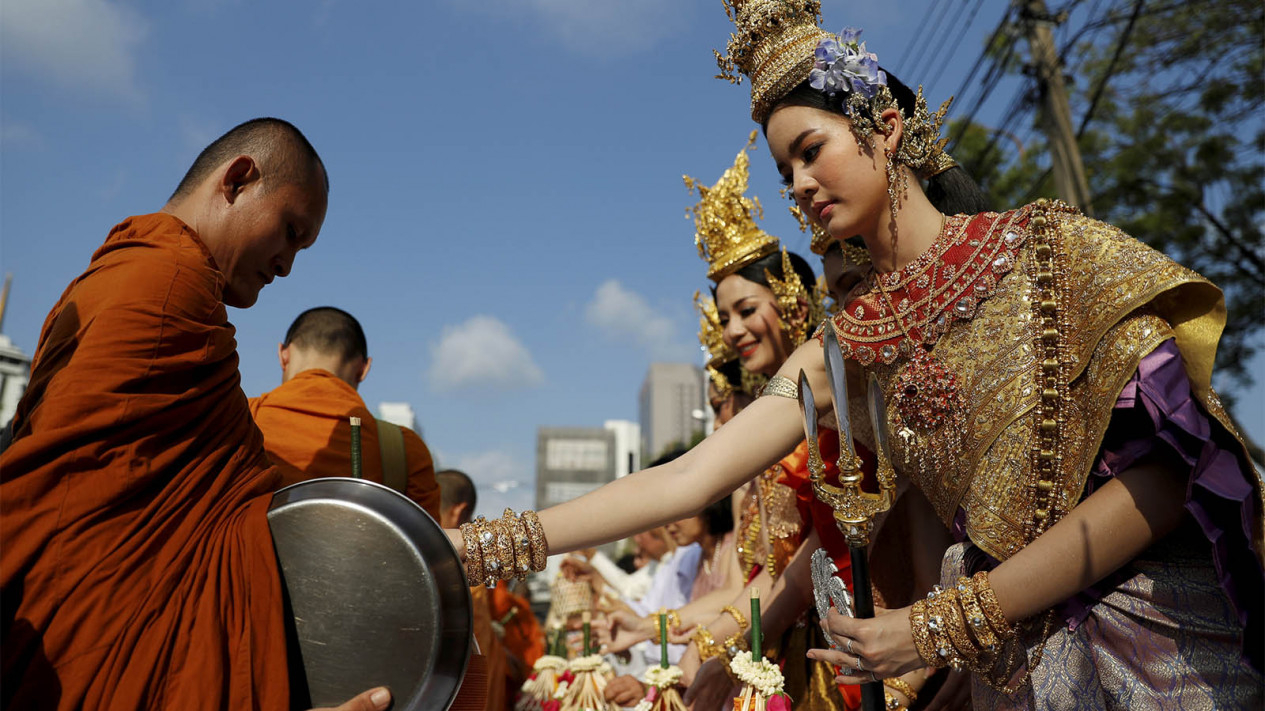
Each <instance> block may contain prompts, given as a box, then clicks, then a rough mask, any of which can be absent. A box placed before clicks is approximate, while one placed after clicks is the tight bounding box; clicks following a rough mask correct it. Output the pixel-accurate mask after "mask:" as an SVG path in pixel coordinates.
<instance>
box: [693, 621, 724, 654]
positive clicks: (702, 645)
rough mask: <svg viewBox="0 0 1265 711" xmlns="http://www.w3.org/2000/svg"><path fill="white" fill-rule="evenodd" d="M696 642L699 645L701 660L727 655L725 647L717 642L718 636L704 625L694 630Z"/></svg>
mask: <svg viewBox="0 0 1265 711" xmlns="http://www.w3.org/2000/svg"><path fill="white" fill-rule="evenodd" d="M694 644H695V645H696V646H697V647H698V658H699V660H700V661H704V662H705V661H707V660H708V659H711V658H712V657H720V656H726V655H725V648H724V647H722V646H720V645H719V644H717V643H716V638H715V637H713V636H712V633H711V632H709V631H707V628H706V627H704V626H702V625H699V626H698V629H696V630H695V631H694Z"/></svg>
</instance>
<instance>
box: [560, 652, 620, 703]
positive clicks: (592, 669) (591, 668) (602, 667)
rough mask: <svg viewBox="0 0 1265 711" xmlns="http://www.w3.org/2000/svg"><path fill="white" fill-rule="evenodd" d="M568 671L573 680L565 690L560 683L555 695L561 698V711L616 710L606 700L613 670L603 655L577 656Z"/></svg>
mask: <svg viewBox="0 0 1265 711" xmlns="http://www.w3.org/2000/svg"><path fill="white" fill-rule="evenodd" d="M566 673H567V674H570V675H572V677H573V681H572V682H571V683H569V684H568V685H567V688H566V690H565V692H564V691H563V689H562V688H561V685H559V689H558V691H559V694H556V695H555V697H557V698H561V705H560V710H559V711H616V707H615V706H614V705H613V704H611V703H609V702H607V701H606V683H607V681H608V680H609V678H610V677H611V676H612V673H613V670H612V669H611V666H610V665H609V664H607V663H606V660H605V659H603V658H602V655H600V654H589V655H586V656H583V657H576V658H575V659H572V660H571V664H570V668H569V669H568V670H567V672H566ZM545 711H548V710H547V709H546V710H545Z"/></svg>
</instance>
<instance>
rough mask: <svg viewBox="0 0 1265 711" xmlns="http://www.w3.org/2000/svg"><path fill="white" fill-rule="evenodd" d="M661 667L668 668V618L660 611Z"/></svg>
mask: <svg viewBox="0 0 1265 711" xmlns="http://www.w3.org/2000/svg"><path fill="white" fill-rule="evenodd" d="M659 666H660V667H663V668H664V669H667V668H668V616H667V614H666V613H664V612H663V610H660V611H659Z"/></svg>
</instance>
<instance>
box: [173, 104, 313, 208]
mask: <svg viewBox="0 0 1265 711" xmlns="http://www.w3.org/2000/svg"><path fill="white" fill-rule="evenodd" d="M243 155H244V156H250V157H251V158H253V159H254V160H255V162H256V163H258V164H259V166H260V170H261V171H262V172H263V173H264V176H265V181H266V183H267V185H268V187H269V188H275V187H277V186H279V185H285V184H290V183H294V184H299V185H304V184H308V181H310V180H311V179H312V178H313V177H314V175H315V174H317V173H319V174H320V176H321V182H322V183H323V184H324V186H325V193H326V195H328V194H329V174H328V173H326V172H325V164H324V163H323V162H322V161H321V157H320V156H319V155H317V153H316V149H315V148H313V147H312V144H311V143H309V142H308V140H307V138H306V137H305V136H304V135H303V133H302V132H300V131H299V129H297V128H295V127H294V125H293V124H291V123H290V122H288V121H283V120H281V119H277V118H257V119H251V120H250V121H247V122H246V123H243V124H240V125H238V126H236V127H235V128H233V129H232V130H230V131H229V132H228V133H226V134H224V135H223V136H220V137H219V138H217V139H215V141H214V142H213V143H211V145H209V146H207V147H206V148H205V149H203V150H202V152H201V153H199V154H198V157H197V159H196V160H194V161H193V165H192V166H191V167H190V168H189V172H188V173H185V176H184V179H182V180H181V181H180V185H178V186H177V187H176V192H174V193H172V195H171V200H170V202H178V201H180V200H181V199H183V198H185V197H188V196H189V195H191V194H192V193H193V191H194V190H196V189H197V187H198V186H199V185H201V184H202V183H203V182H204V181H206V179H207V178H209V177H211V176H212V175H213V174H214V173H215V170H216V169H217V168H219V167H220V166H221V165H223V164H224V163H225V162H226V161H229V160H232V159H233V158H236V157H237V156H243Z"/></svg>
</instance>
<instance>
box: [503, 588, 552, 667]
mask: <svg viewBox="0 0 1265 711" xmlns="http://www.w3.org/2000/svg"><path fill="white" fill-rule="evenodd" d="M511 611H513V614H512V615H511V614H510V612H511ZM506 618H509V619H508V620H507V619H506ZM492 619H494V620H498V621H502V624H504V626H505V648H506V649H507V650H509V652H510V653H511V654H513V655H514V656H516V657H518V658H519V659H520V660H522V662H523V664H524V665H526V668H527V669H528V670H530V669H531V668H532V665H534V664H535V663H536V660H537V659H540V657H541V656H543V655H544V653H545V633H544V631H543V630H541V629H540V621H539V620H537V619H536V613H534V612H532V609H531V604H530V603H529V602H527V600H526V598H524V597H523V596H521V595H515V594H514V593H512V592H510V587H509V584H508V583H506V582H505V581H504V580H502V581H500V582H499V583H497V584H496V589H495V590H493V591H492Z"/></svg>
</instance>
